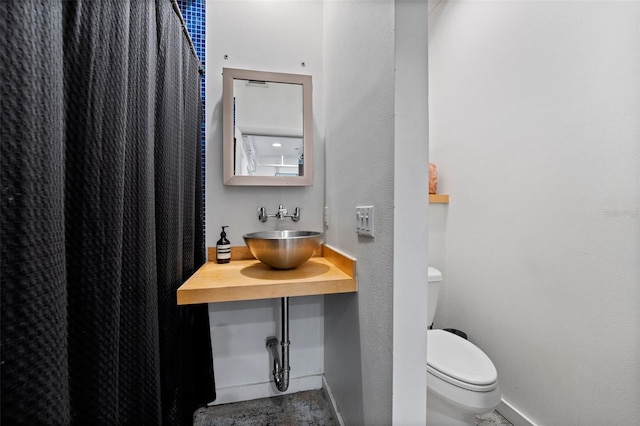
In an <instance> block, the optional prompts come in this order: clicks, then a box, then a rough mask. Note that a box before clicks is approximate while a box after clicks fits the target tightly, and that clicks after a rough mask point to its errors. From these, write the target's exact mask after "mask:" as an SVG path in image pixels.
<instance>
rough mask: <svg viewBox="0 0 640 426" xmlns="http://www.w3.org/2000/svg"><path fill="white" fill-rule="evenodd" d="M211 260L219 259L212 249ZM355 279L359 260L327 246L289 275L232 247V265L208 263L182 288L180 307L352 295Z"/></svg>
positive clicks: (178, 294) (247, 251)
mask: <svg viewBox="0 0 640 426" xmlns="http://www.w3.org/2000/svg"><path fill="white" fill-rule="evenodd" d="M212 250H213V252H212ZM212 254H213V256H212ZM209 259H215V248H213V249H211V248H210V249H209ZM355 277H356V261H355V259H352V258H350V257H348V256H345V255H343V254H342V253H339V252H337V251H335V250H333V249H332V248H330V247H328V246H325V245H323V246H322V247H321V248H320V249H319V250H318V252H317V253H316V255H315V256H313V257H312V258H311V259H309V260H308V261H307V262H305V263H303V264H302V265H300V266H298V267H297V268H294V269H288V270H285V271H281V270H277V269H271V268H270V267H268V266H266V265H265V264H263V263H262V262H260V261H259V260H256V259H255V258H253V257H252V256H251V254H250V253H249V250H248V249H246V247H232V248H231V262H229V263H223V264H218V263H216V262H215V261H213V262H207V263H205V264H204V265H203V266H202V267H201V268H200V269H198V270H197V271H196V272H195V273H194V274H193V275H192V276H191V277H190V278H189V279H188V280H187V281H186V282H185V283H184V284H182V286H180V288H179V289H178V293H177V297H178V305H191V304H196V303H212V302H230V301H235V300H255V299H272V298H280V297H294V296H312V295H319V294H335V293H352V292H356V291H357V282H356V278H355Z"/></svg>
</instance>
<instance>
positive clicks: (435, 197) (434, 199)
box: [429, 194, 449, 204]
mask: <svg viewBox="0 0 640 426" xmlns="http://www.w3.org/2000/svg"><path fill="white" fill-rule="evenodd" d="M429 203H431V204H449V196H448V195H446V194H429Z"/></svg>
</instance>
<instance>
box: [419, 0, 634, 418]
mask: <svg viewBox="0 0 640 426" xmlns="http://www.w3.org/2000/svg"><path fill="white" fill-rule="evenodd" d="M639 7H640V4H639V2H638V1H623V2H614V1H605V2H588V1H578V2H540V1H535V2H530V1H523V2H504V1H503V2H484V1H482V2H478V1H473V2H471V1H470V2H465V1H456V2H445V3H443V4H442V5H441V7H440V8H439V10H438V11H436V13H435V14H434V16H433V19H432V20H431V22H430V23H431V26H430V44H429V52H430V53H429V64H430V68H429V77H430V112H431V115H430V120H431V122H430V126H431V129H430V142H431V152H430V154H431V159H432V161H434V162H436V163H437V164H438V166H439V169H440V174H441V180H440V186H441V192H444V193H450V194H451V203H450V205H449V206H448V207H447V208H446V211H445V212H440V213H439V216H440V217H439V220H440V222H438V223H435V222H432V225H434V226H435V227H436V228H437V229H440V230H442V229H446V243H445V244H446V265H445V268H444V271H443V272H444V273H445V286H444V289H443V291H444V294H443V295H442V296H443V297H442V298H441V299H440V306H439V308H438V313H437V315H436V326H438V327H455V328H459V329H462V330H464V331H466V332H467V333H468V334H469V336H470V339H471V340H472V341H474V342H475V343H476V344H478V345H479V346H480V347H481V348H482V349H484V350H485V352H487V354H488V355H489V356H490V357H491V358H492V360H493V361H494V363H495V364H496V366H497V368H498V374H499V379H500V386H501V388H502V391H503V395H504V398H505V399H506V400H507V401H509V402H510V403H511V404H513V406H515V407H517V408H518V409H520V410H521V411H522V412H523V413H524V414H526V415H528V417H530V418H531V419H532V420H533V421H534V422H536V423H537V424H540V425H578V424H580V425H603V424H624V425H631V424H638V419H640V405H639V404H638V401H639V400H640V381H639V380H638V378H639V377H640V292H639V289H638V283H639V282H640V274H639V268H640V266H639V265H640V262H639V260H640V248H639V245H640V233H639V226H638V219H639V216H640V215H639V210H638V206H639V201H640V200H639V196H640V155H639V154H640V153H639V146H640V145H639V117H640V107H639V99H640V96H639V94H640V77H639V75H640V66H639V64H640V57H639V52H640V28H639V18H640V10H639ZM432 210H433V209H432ZM441 210H445V209H441ZM433 219H436V218H435V217H434V218H433ZM443 245H444V244H443Z"/></svg>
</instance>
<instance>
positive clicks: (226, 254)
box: [216, 226, 231, 263]
mask: <svg viewBox="0 0 640 426" xmlns="http://www.w3.org/2000/svg"><path fill="white" fill-rule="evenodd" d="M224 228H228V226H223V227H222V232H221V233H220V239H219V240H218V242H217V243H216V262H218V263H229V261H230V260H231V243H230V242H229V240H227V233H226V232H224Z"/></svg>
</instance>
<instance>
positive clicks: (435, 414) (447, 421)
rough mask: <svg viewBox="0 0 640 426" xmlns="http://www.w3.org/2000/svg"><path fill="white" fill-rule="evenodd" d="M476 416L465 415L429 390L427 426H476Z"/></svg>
mask: <svg viewBox="0 0 640 426" xmlns="http://www.w3.org/2000/svg"><path fill="white" fill-rule="evenodd" d="M475 424H476V415H475V414H472V413H464V412H462V411H460V410H459V409H456V407H454V406H452V405H451V404H449V403H448V402H446V401H444V400H443V399H442V398H441V397H440V396H439V395H438V394H436V393H434V392H431V391H430V390H429V389H427V426H475Z"/></svg>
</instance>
